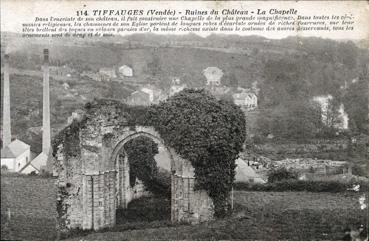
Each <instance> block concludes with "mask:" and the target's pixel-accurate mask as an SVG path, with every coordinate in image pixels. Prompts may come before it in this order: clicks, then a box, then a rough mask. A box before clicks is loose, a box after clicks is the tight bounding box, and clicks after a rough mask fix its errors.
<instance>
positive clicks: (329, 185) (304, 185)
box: [234, 179, 369, 193]
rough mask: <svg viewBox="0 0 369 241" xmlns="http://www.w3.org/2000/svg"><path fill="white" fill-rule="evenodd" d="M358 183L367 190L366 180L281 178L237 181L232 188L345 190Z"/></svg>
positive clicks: (275, 190) (297, 190)
mask: <svg viewBox="0 0 369 241" xmlns="http://www.w3.org/2000/svg"><path fill="white" fill-rule="evenodd" d="M357 184H359V185H360V190H359V191H360V192H366V191H368V190H369V183H367V182H349V183H342V182H336V181H303V180H293V179H290V180H282V181H277V182H273V183H265V184H258V183H256V184H251V183H244V182H238V183H235V185H234V188H235V189H236V190H244V191H265V192H286V191H295V192H303V191H305V192H332V193H337V192H347V191H349V190H350V189H351V188H352V187H353V185H357Z"/></svg>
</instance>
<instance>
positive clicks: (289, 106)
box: [256, 101, 322, 140]
mask: <svg viewBox="0 0 369 241" xmlns="http://www.w3.org/2000/svg"><path fill="white" fill-rule="evenodd" d="M321 126H322V125H321V121H320V111H319V109H318V108H317V107H316V106H315V105H313V104H312V103H310V102H303V101H289V102H288V103H284V104H280V105H278V106H276V107H274V108H272V109H263V110H261V112H260V114H259V117H258V121H257V124H256V128H257V132H258V133H259V134H261V135H262V136H267V135H268V134H273V135H274V136H275V137H277V138H283V139H295V140H296V139H309V138H313V137H315V135H316V134H317V133H318V131H319V130H320V129H321Z"/></svg>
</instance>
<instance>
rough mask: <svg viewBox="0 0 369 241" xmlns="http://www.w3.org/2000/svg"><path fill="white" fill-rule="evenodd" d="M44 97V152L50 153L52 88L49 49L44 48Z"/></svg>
mask: <svg viewBox="0 0 369 241" xmlns="http://www.w3.org/2000/svg"><path fill="white" fill-rule="evenodd" d="M43 72H44V74H43V78H44V79H43V99H42V103H43V106H42V152H43V153H45V154H49V152H50V147H51V134H50V88H49V50H48V49H44V63H43Z"/></svg>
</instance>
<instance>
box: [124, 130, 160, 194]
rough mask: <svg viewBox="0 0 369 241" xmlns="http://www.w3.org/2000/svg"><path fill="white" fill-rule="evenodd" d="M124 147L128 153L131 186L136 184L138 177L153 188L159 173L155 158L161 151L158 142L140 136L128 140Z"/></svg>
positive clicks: (148, 186)
mask: <svg viewBox="0 0 369 241" xmlns="http://www.w3.org/2000/svg"><path fill="white" fill-rule="evenodd" d="M124 149H125V151H126V153H127V155H128V162H129V168H130V169H129V172H130V173H129V176H130V179H129V180H130V185H131V187H133V186H134V185H135V183H136V178H138V179H140V180H141V181H142V182H143V183H144V184H145V186H146V187H147V188H148V189H149V190H151V188H150V187H151V183H152V180H154V178H155V177H156V176H157V173H158V167H157V165H156V161H155V158H154V156H155V155H156V154H158V153H159V150H158V144H156V143H155V142H154V141H153V140H151V139H150V138H149V137H146V136H139V137H136V138H134V139H132V140H130V141H129V142H127V143H126V144H125V145H124Z"/></svg>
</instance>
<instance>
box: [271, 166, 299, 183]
mask: <svg viewBox="0 0 369 241" xmlns="http://www.w3.org/2000/svg"><path fill="white" fill-rule="evenodd" d="M297 177H298V175H297V173H296V172H293V171H290V170H287V169H286V168H284V167H282V168H278V169H272V170H270V172H269V173H268V182H270V183H273V182H279V181H282V180H289V179H297Z"/></svg>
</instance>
